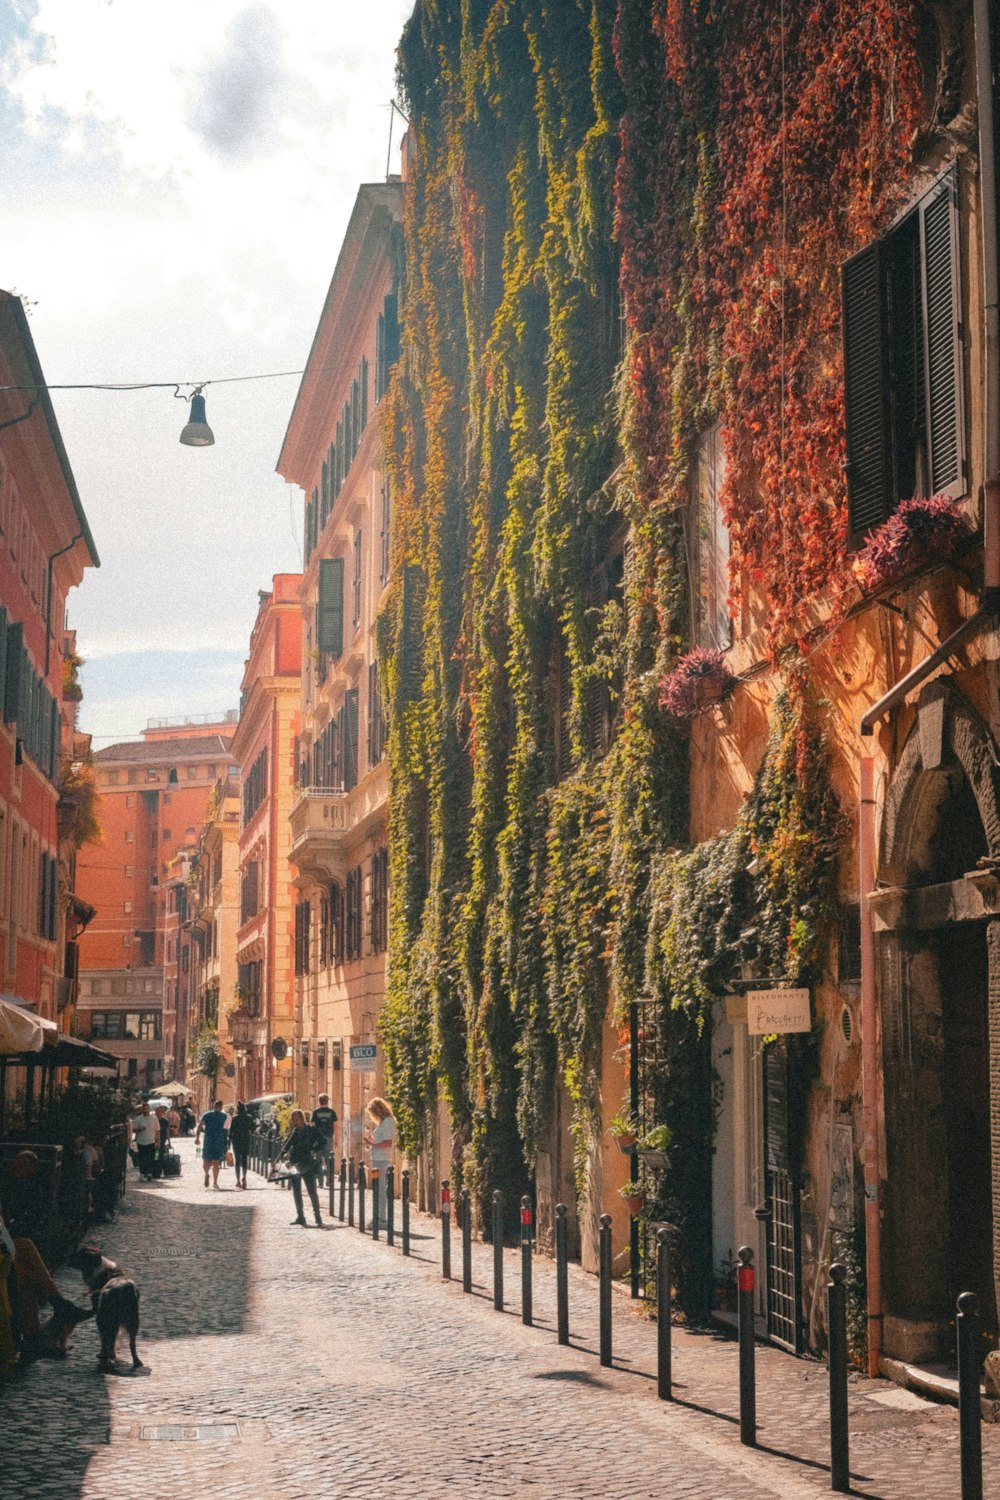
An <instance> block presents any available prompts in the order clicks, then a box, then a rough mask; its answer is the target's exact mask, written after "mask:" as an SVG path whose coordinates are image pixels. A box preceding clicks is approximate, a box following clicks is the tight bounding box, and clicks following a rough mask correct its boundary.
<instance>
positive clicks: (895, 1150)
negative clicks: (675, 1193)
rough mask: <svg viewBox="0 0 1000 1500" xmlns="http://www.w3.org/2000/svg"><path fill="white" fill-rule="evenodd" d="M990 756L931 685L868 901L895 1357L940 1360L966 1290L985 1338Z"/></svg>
mask: <svg viewBox="0 0 1000 1500" xmlns="http://www.w3.org/2000/svg"><path fill="white" fill-rule="evenodd" d="M994 754H995V747H994V745H993V742H992V740H991V739H990V736H989V734H988V732H987V730H986V728H985V726H984V725H983V724H982V722H981V721H980V720H979V719H978V717H977V716H976V715H975V714H974V713H973V712H972V710H971V709H970V708H969V706H968V704H967V703H965V701H964V700H963V699H962V698H960V697H959V696H958V694H957V693H955V692H954V691H953V690H952V689H951V688H950V687H949V686H948V685H947V684H945V683H943V682H940V681H938V682H935V683H932V684H931V685H930V687H929V688H928V689H926V690H925V692H924V694H923V695H922V696H921V700H920V705H919V712H918V720H917V723H916V724H915V725H914V729H913V732H912V733H911V735H910V737H909V739H908V741H907V744H906V746H905V748H904V751H903V754H902V757H901V759H900V763H899V766H898V768H897V770H896V774H895V776H894V777H893V780H892V784H891V787H890V789H889V793H888V796H887V798H886V809H885V816H884V819H883V825H882V839H881V858H880V868H879V884H880V887H881V890H880V891H879V893H878V894H877V896H876V897H875V898H874V899H873V902H872V910H873V918H874V922H875V926H876V930H877V931H878V933H879V935H878V973H879V1003H880V1010H881V1018H882V1041H883V1083H884V1102H885V1137H886V1153H885V1154H886V1160H885V1172H886V1197H885V1220H884V1232H883V1254H882V1265H883V1283H884V1290H885V1329H884V1348H885V1351H886V1353H888V1354H894V1355H896V1356H897V1357H900V1358H904V1359H907V1358H908V1359H928V1358H934V1357H939V1356H941V1355H944V1354H946V1353H947V1352H948V1350H949V1348H950V1347H951V1345H952V1343H953V1329H952V1327H951V1323H952V1319H953V1316H954V1310H955V1298H956V1296H957V1294H958V1292H959V1291H974V1292H976V1293H977V1294H978V1296H979V1299H980V1306H981V1309H982V1313H983V1318H984V1324H985V1327H986V1328H987V1329H988V1330H989V1332H990V1333H991V1334H992V1336H993V1338H994V1341H995V1338H996V1331H997V1298H996V1281H997V1274H996V1273H997V1263H998V1258H997V1252H996V1245H995V1234H994V1222H995V1220H996V1219H997V1218H998V1211H997V1201H996V1190H997V1184H998V1178H1000V1173H998V1172H997V1170H996V1165H995V1163H996V1158H997V1142H996V1141H995V1140H994V1139H993V1138H992V1133H991V1109H990V1100H991V1089H992V1090H994V1091H996V1090H997V1087H998V1084H1000V1079H994V1078H992V1077H991V1069H990V1041H991V1037H992V1038H993V1045H994V1049H995V1050H996V1049H997V1047H998V1046H1000V880H998V879H997V870H998V869H1000V798H998V793H997V767H996V761H995V758H994ZM991 996H993V997H994V998H993V999H992V1000H991ZM997 1055H998V1059H1000V1053H998V1054H997Z"/></svg>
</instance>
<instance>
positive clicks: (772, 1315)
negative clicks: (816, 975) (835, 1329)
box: [764, 1038, 802, 1354]
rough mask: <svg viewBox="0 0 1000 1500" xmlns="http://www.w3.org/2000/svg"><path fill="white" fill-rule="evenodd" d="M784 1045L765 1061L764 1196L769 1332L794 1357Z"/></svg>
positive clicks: (796, 1257)
mask: <svg viewBox="0 0 1000 1500" xmlns="http://www.w3.org/2000/svg"><path fill="white" fill-rule="evenodd" d="M788 1095H789V1088H788V1045H787V1043H786V1042H785V1040H784V1039H783V1038H782V1039H780V1040H778V1041H777V1042H775V1043H773V1044H772V1045H771V1046H770V1047H768V1049H767V1052H766V1053H765V1058H764V1176H765V1187H766V1192H767V1205H766V1209H765V1215H764V1217H765V1223H766V1225H767V1278H766V1285H767V1332H768V1335H769V1337H770V1338H771V1339H772V1340H773V1342H774V1343H776V1344H780V1345H781V1346H782V1348H784V1349H789V1350H791V1352H792V1353H793V1354H798V1353H800V1352H801V1348H802V1318H801V1314H800V1312H799V1309H800V1307H801V1301H802V1256H801V1245H800V1239H799V1187H798V1174H797V1170H796V1166H795V1162H794V1160H793V1152H792V1131H791V1129H790V1126H791V1121H790V1118H789V1113H790V1112H789V1097H788Z"/></svg>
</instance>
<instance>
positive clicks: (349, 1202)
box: [347, 1156, 357, 1229]
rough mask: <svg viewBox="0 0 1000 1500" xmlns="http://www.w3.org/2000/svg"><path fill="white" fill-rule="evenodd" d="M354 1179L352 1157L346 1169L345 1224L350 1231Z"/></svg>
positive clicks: (352, 1215) (354, 1172)
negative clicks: (346, 1223)
mask: <svg viewBox="0 0 1000 1500" xmlns="http://www.w3.org/2000/svg"><path fill="white" fill-rule="evenodd" d="M356 1177H357V1174H356V1170H355V1166H354V1157H353V1156H352V1157H351V1160H350V1162H349V1163H348V1167H347V1222H348V1225H349V1226H350V1228H351V1229H353V1228H354V1186H355V1182H356Z"/></svg>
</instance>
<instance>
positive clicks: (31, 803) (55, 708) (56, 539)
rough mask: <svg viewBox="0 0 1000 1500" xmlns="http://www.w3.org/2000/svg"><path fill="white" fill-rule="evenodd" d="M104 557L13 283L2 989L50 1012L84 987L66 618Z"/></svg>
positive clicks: (1, 330) (7, 306)
mask: <svg viewBox="0 0 1000 1500" xmlns="http://www.w3.org/2000/svg"><path fill="white" fill-rule="evenodd" d="M97 565H98V557H97V550H96V548H95V546H94V541H93V538H92V537H91V534H90V527H89V526H88V524H87V518H86V516H85V514H84V511H83V506H82V504H81V502H80V496H79V494H78V492H77V488H76V482H75V480H74V478H73V472H72V470H71V468H70V464H69V459H68V458H67V456H66V450H65V448H64V447H63V442H62V437H61V436H60V433H59V427H58V424H57V422H56V418H55V413H54V412H53V410H52V404H51V402H50V400H49V396H48V391H47V389H46V386H45V377H44V375H43V374H42V370H41V366H40V365H39V362H38V356H37V353H36V351H35V346H34V341H33V339H32V336H31V332H30V329H29V327H28V323H27V319H26V317H25V314H24V309H23V308H22V306H21V301H20V298H18V297H16V296H14V295H12V294H11V293H9V292H0V708H2V712H0V989H2V990H3V991H4V992H5V994H6V995H7V996H8V997H13V999H15V1000H16V1001H17V1002H18V1003H20V1004H23V1005H25V1006H27V1007H29V1008H31V1009H32V1010H34V1011H36V1012H37V1013H38V1014H39V1015H41V1016H44V1017H46V1018H47V1019H50V1020H52V1019H55V1018H56V1016H57V1014H58V1012H59V1011H60V1009H65V1005H66V1003H68V1002H69V1001H70V999H71V995H72V986H71V984H69V985H68V984H66V983H64V982H63V981H65V980H66V979H67V977H70V978H71V976H68V975H67V969H66V963H65V953H64V949H65V939H66V920H67V912H71V913H72V916H71V931H72V932H75V931H76V929H77V927H78V926H79V924H80V922H81V921H82V920H83V911H82V909H81V910H79V911H77V910H75V909H74V908H73V892H72V860H71V851H72V850H73V848H74V847H75V839H74V835H75V832H76V831H77V829H78V827H79V815H80V812H81V808H82V805H83V801H84V800H85V792H84V790H83V789H82V788H80V787H77V786H75V785H74V787H73V789H72V790H73V792H74V796H73V797H68V798H67V799H66V800H65V801H64V802H63V806H62V811H61V818H60V811H59V800H60V788H61V784H62V782H63V776H62V751H63V748H65V753H66V758H67V760H68V761H72V759H73V757H74V754H75V751H76V750H79V752H80V754H81V756H82V755H84V754H85V746H84V745H83V744H80V745H79V746H74V741H73V715H72V708H66V706H65V705H64V701H63V674H64V659H63V642H64V617H65V612H66V600H67V596H68V594H69V592H70V590H71V589H73V588H75V587H77V586H78V585H79V584H80V582H81V580H82V578H83V574H84V570H85V569H86V568H91V567H96V566H97ZM67 702H68V703H71V702H72V694H70V696H69V698H68V699H67ZM64 709H65V714H66V717H65V720H64ZM60 845H62V847H63V852H64V855H65V857H64V859H63V860H62V862H61V861H60ZM65 1019H67V1020H68V1016H67V1017H65Z"/></svg>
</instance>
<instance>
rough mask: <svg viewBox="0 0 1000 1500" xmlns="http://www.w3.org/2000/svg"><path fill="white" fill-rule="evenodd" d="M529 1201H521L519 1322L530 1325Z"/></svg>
mask: <svg viewBox="0 0 1000 1500" xmlns="http://www.w3.org/2000/svg"><path fill="white" fill-rule="evenodd" d="M531 1316H532V1308H531V1199H530V1198H528V1197H527V1196H526V1197H524V1198H522V1199H521V1322H522V1323H527V1324H528V1325H529V1326H530V1324H531Z"/></svg>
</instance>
